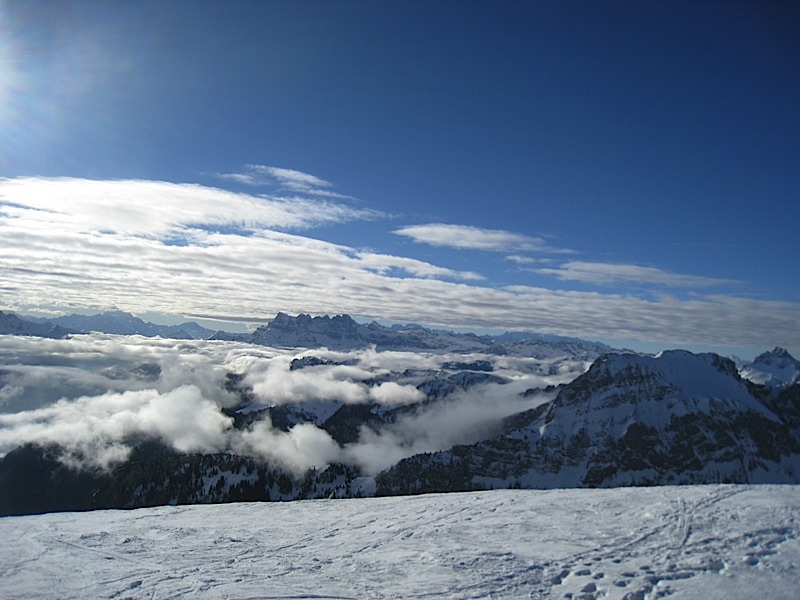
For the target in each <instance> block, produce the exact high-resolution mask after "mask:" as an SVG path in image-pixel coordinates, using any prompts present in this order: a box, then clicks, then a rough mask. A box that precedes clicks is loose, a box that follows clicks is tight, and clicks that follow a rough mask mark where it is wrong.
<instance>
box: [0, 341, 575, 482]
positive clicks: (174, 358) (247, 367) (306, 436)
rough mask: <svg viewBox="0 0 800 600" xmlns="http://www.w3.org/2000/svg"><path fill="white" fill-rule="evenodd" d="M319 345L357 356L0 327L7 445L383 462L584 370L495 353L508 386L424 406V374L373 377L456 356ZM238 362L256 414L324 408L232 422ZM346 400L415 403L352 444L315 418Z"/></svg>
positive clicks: (524, 404) (524, 403)
mask: <svg viewBox="0 0 800 600" xmlns="http://www.w3.org/2000/svg"><path fill="white" fill-rule="evenodd" d="M314 354H315V355H317V356H320V357H322V358H329V359H331V360H335V361H336V362H337V363H338V362H346V363H347V364H346V365H345V364H330V365H320V366H315V367H311V368H305V369H297V370H291V369H290V368H289V366H290V364H291V361H292V359H293V358H296V357H297V356H298V355H297V354H296V353H293V352H290V351H286V350H278V349H272V348H263V347H258V346H250V345H246V344H238V343H232V342H203V341H190V342H183V341H175V340H160V339H150V338H142V337H136V336H134V337H125V336H112V335H99V334H95V335H79V336H75V337H74V338H72V339H69V340H47V339H39V338H25V337H14V336H0V364H4V365H8V366H7V367H4V368H3V369H0V392H2V393H0V456H2V455H4V454H6V453H7V452H9V451H11V450H13V449H14V448H16V447H17V446H19V445H21V444H25V443H55V444H59V445H61V446H63V447H65V448H66V449H67V451H68V459H69V460H71V461H74V462H76V463H82V464H85V463H87V462H88V463H89V464H91V465H94V466H100V467H110V466H113V465H114V464H116V463H118V462H119V461H122V460H124V459H125V458H126V457H127V456H128V453H129V451H130V448H131V445H132V444H133V443H135V442H136V441H137V440H141V439H143V438H147V439H157V440H160V441H162V442H164V443H166V444H168V445H170V446H171V447H173V448H175V449H176V450H178V451H181V452H206V453H212V452H233V453H236V454H240V455H247V456H253V457H257V458H260V459H263V460H266V461H269V462H271V463H273V464H278V465H281V466H283V467H285V468H288V469H291V470H294V471H297V472H301V471H304V470H306V469H308V468H310V467H313V466H317V467H320V466H323V465H326V464H329V463H331V462H345V463H348V464H353V465H357V466H359V467H362V468H364V469H365V470H366V471H367V472H369V473H375V472H377V471H379V470H381V469H383V468H386V467H388V466H389V465H391V464H393V463H394V462H396V461H397V460H399V459H401V458H403V457H406V456H410V455H412V454H415V453H417V452H422V451H431V450H438V449H444V448H447V447H449V446H451V445H452V444H455V443H467V442H471V441H475V440H477V439H479V438H480V437H481V436H483V435H486V434H488V433H490V432H491V431H493V428H494V427H496V426H497V424H498V422H499V419H501V418H503V417H505V416H507V415H508V414H511V413H513V412H517V411H520V410H524V409H526V408H530V407H531V406H533V405H536V404H538V403H541V402H543V401H544V400H545V399H546V398H547V396H544V395H543V396H541V397H523V396H522V392H524V391H525V390H526V389H528V388H530V387H544V386H546V385H548V384H557V383H561V382H564V381H568V380H569V379H571V378H572V377H574V376H575V375H577V373H579V372H580V371H581V370H582V369H584V368H585V367H586V365H585V364H582V363H577V362H576V363H574V364H571V368H570V369H569V370H568V371H567V372H565V373H563V374H560V375H549V374H547V373H548V369H547V365H544V366H541V365H539V364H538V363H536V362H535V361H531V360H525V359H515V360H514V361H509V359H502V358H497V357H494V358H492V360H495V361H496V369H497V372H498V373H502V374H503V376H504V377H507V378H508V379H510V380H511V382H510V383H508V384H504V385H501V384H497V383H493V384H485V385H482V386H476V387H475V388H470V389H469V391H462V392H459V393H457V394H453V395H452V396H451V397H449V398H447V399H445V400H440V401H438V402H435V403H433V404H427V403H423V402H422V401H423V400H425V399H426V397H425V395H424V394H423V393H422V392H421V391H420V390H419V389H417V387H416V384H417V383H420V382H422V381H424V380H425V377H424V376H419V378H418V380H415V379H414V378H413V377H411V378H410V379H409V376H405V379H403V378H400V379H397V380H391V379H387V380H385V381H376V380H375V378H379V377H381V376H387V375H390V374H391V373H394V374H395V377H396V374H397V373H400V372H402V371H404V370H406V369H436V368H440V367H441V365H442V364H443V363H444V362H446V361H448V360H452V359H453V358H454V357H452V356H436V355H430V354H413V353H403V352H391V353H379V352H375V351H374V350H364V351H358V352H349V353H342V352H338V353H330V352H326V351H317V352H315V353H314ZM462 358H463V357H462ZM389 364H391V365H392V367H391V369H390V368H388V367H387V365H389ZM229 373H235V374H237V375H238V376H240V377H241V381H242V383H241V385H242V386H244V388H245V389H248V390H251V391H252V394H253V395H252V396H251V397H250V398H249V399H248V400H247V401H246V406H245V407H244V408H245V410H246V411H249V412H253V411H256V410H259V409H263V408H266V407H269V406H275V405H291V406H296V407H299V408H301V409H302V410H305V411H307V412H308V413H309V414H312V415H317V416H318V419H317V420H316V421H313V420H312V422H307V423H300V424H298V425H295V426H294V427H292V428H290V429H289V430H288V431H282V430H279V429H276V428H274V427H273V426H272V423H271V421H270V419H269V417H265V418H261V419H259V420H257V421H256V422H254V423H253V424H252V425H250V426H249V427H247V428H245V429H236V428H234V427H233V419H232V418H231V417H229V416H227V415H225V414H224V413H223V412H222V410H221V409H222V408H225V407H228V408H231V407H241V403H242V398H241V397H240V396H239V395H237V394H236V393H234V392H232V391H228V390H227V389H226V385H225V384H226V376H227V375H228V374H229ZM539 373H544V374H539ZM344 403H373V404H377V405H378V406H380V407H382V408H383V409H387V410H388V409H392V408H397V407H399V406H403V407H412V408H415V410H411V411H409V412H407V413H406V414H405V415H404V416H402V417H400V418H398V419H397V420H396V421H395V422H394V423H393V424H391V425H389V426H387V427H385V428H384V429H383V430H381V431H380V433H376V432H375V431H372V430H369V429H364V430H363V431H362V432H361V436H360V439H358V440H357V441H356V442H354V443H351V444H348V445H347V446H345V447H344V448H343V447H340V446H339V445H338V444H337V443H336V442H335V441H334V440H333V438H332V437H331V436H330V435H329V434H328V433H327V432H326V431H325V430H323V429H321V428H320V427H319V426H318V425H320V424H322V423H323V422H324V421H325V420H326V419H327V418H328V417H330V416H331V415H332V414H333V413H334V412H335V411H336V410H337V409H338V408H339V407H341V406H342V405H343V404H344Z"/></svg>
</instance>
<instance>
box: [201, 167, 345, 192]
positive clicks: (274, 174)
mask: <svg viewBox="0 0 800 600" xmlns="http://www.w3.org/2000/svg"><path fill="white" fill-rule="evenodd" d="M215 175H216V176H217V177H219V178H220V179H227V180H229V181H235V182H237V183H241V184H244V185H249V186H254V187H255V186H258V187H263V186H269V187H276V188H278V189H279V190H283V191H287V192H291V193H295V194H308V195H311V196H321V197H327V198H339V199H348V198H350V199H351V198H352V197H351V196H347V195H345V194H340V193H338V192H334V191H332V190H331V188H332V187H333V184H332V183H331V182H330V181H326V180H324V179H321V178H319V177H317V176H315V175H311V174H310V173H304V172H303V171H297V170H295V169H285V168H282V167H270V166H267V165H253V164H250V165H245V166H244V172H242V173H215Z"/></svg>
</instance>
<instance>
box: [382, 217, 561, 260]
mask: <svg viewBox="0 0 800 600" xmlns="http://www.w3.org/2000/svg"><path fill="white" fill-rule="evenodd" d="M394 233H395V234H397V235H402V236H405V237H409V238H411V239H412V240H414V241H415V242H420V243H423V244H429V245H431V246H440V247H447V248H457V249H459V250H485V251H489V252H514V251H516V252H556V253H563V252H570V251H569V250H562V249H557V248H551V247H550V246H549V245H548V244H547V243H546V242H545V241H544V240H543V239H542V238H538V237H530V236H527V235H522V234H519V233H513V232H511V231H504V230H502V229H483V228H481V227H472V226H469V225H448V224H445V223H429V224H426V225H409V226H407V227H401V228H400V229H396V230H395V231H394Z"/></svg>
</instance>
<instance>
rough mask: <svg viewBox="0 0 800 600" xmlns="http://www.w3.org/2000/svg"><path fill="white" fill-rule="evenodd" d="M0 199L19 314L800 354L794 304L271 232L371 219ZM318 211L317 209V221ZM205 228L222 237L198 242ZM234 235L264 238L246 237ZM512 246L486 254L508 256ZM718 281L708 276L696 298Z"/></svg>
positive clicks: (115, 187) (200, 203)
mask: <svg viewBox="0 0 800 600" xmlns="http://www.w3.org/2000/svg"><path fill="white" fill-rule="evenodd" d="M62 185H63V188H62ZM195 194H196V196H197V201H196V202H193V199H194V198H195ZM0 202H5V203H6V204H5V205H0V206H2V208H3V210H2V211H0V240H2V244H3V248H2V252H0V289H2V302H3V303H4V305H5V306H6V307H9V306H11V307H13V306H18V307H23V306H30V307H52V306H53V304H54V303H56V302H57V303H58V304H59V305H60V306H66V307H69V306H74V307H81V308H92V309H98V310H99V309H104V308H110V307H118V308H120V309H122V310H128V311H130V312H133V313H143V312H160V313H165V314H176V313H177V314H196V315H215V316H216V317H218V318H223V319H230V320H251V321H253V322H257V321H259V320H261V321H263V320H264V319H268V318H271V317H273V316H274V315H275V313H277V312H278V311H284V312H289V313H292V314H297V313H300V312H305V313H311V314H342V313H346V314H351V315H354V316H364V317H369V318H378V319H383V320H387V321H399V322H418V323H427V324H431V325H436V326H442V327H472V328H492V329H497V328H503V329H527V330H538V331H542V332H544V333H555V334H561V335H570V336H577V337H584V338H591V339H604V338H612V339H632V340H642V341H647V342H664V343H669V344H671V345H681V344H690V343H698V344H708V345H721V346H733V345H736V346H760V347H772V346H774V345H776V344H778V345H783V346H787V347H797V346H798V345H800V305H799V304H797V303H791V302H778V301H772V300H753V299H747V298H740V297H736V296H731V295H727V296H721V295H715V296H710V295H707V296H696V297H694V298H693V299H689V300H686V299H678V298H674V297H669V296H665V297H660V298H649V299H645V298H641V297H637V296H635V295H622V294H613V293H597V292H568V291H563V290H557V289H546V288H541V287H529V286H508V287H490V284H491V282H489V283H488V284H486V285H476V284H475V283H474V282H477V281H480V279H479V278H480V275H479V274H477V273H471V272H462V271H454V270H451V269H447V268H444V267H440V266H438V265H435V264H430V263H426V262H423V261H418V260H415V259H410V258H405V257H397V256H392V255H384V254H380V253H377V252H364V251H359V250H357V249H355V248H352V247H348V246H343V245H337V244H331V243H328V242H324V241H321V240H317V239H313V238H310V237H306V236H300V235H294V234H290V233H285V232H278V231H274V230H273V229H270V228H269V227H273V226H274V227H278V226H281V227H288V226H297V227H300V226H307V225H310V224H312V223H320V222H323V221H325V220H326V219H327V221H325V222H331V221H335V220H336V219H349V218H356V217H357V216H358V215H359V214H361V213H358V212H356V213H352V212H348V211H349V209H347V208H346V207H344V208H341V207H339V208H336V209H332V208H330V207H331V205H330V204H328V203H323V204H319V203H317V202H312V203H311V204H308V205H306V204H302V203H300V204H298V205H296V206H294V205H292V204H291V203H288V202H278V203H277V204H275V203H273V202H271V201H270V200H269V199H261V198H257V197H254V196H246V195H238V194H230V193H228V192H223V191H221V190H215V189H212V188H203V187H201V186H182V185H176V184H164V183H160V182H131V181H128V182H86V181H83V180H52V179H48V180H38V179H15V180H8V179H6V180H0ZM306 206H308V207H309V208H310V211H311V212H309V213H306V212H304V211H305V207H306ZM160 207H163V210H162V209H161V208H160ZM329 209H330V210H332V211H333V212H326V211H328V210H329ZM337 211H341V212H337ZM197 222H201V223H205V224H206V225H207V226H210V227H211V228H212V229H214V226H216V230H214V231H208V230H204V229H200V228H195V229H186V227H188V226H189V225H190V224H192V223H197ZM237 223H238V224H239V226H248V227H253V228H254V229H252V230H249V231H239V230H238V226H237V225H236V224H237ZM256 225H258V226H259V227H256ZM226 227H232V228H233V229H232V230H227V229H226ZM478 231H483V230H478ZM489 237H491V236H489ZM480 238H481V235H478V236H476V237H475V239H476V240H478V239H480ZM502 239H503V236H502V235H501V236H499V238H498V239H496V240H495V241H494V242H490V241H489V240H485V241H484V243H485V244H486V245H489V246H490V247H491V246H492V245H494V247H500V246H502V243H503V242H502V241H501V240H502ZM475 243H477V242H475ZM568 264H569V263H568ZM578 264H580V263H578ZM585 264H590V265H591V264H592V263H585ZM597 264H600V265H602V263H597ZM563 270H565V271H566V269H563ZM573 271H574V272H578V270H576V269H573ZM655 271H656V272H655V273H653V272H652V271H645V272H644V273H643V272H642V271H640V270H639V271H636V274H637V275H638V276H649V277H650V279H659V278H660V279H661V280H662V281H667V280H670V281H673V282H675V281H676V280H675V279H674V278H675V277H676V276H674V275H673V276H670V275H669V274H664V272H660V271H658V270H655ZM581 272H582V273H586V272H589V273H591V274H592V276H595V277H600V278H603V277H604V278H605V280H606V281H607V280H608V278H609V277H611V276H616V277H622V276H623V275H625V276H627V277H630V276H632V271H631V269H629V268H624V269H621V270H620V269H616V270H614V269H608V268H598V267H594V268H589V269H588V270H587V268H583V271H581ZM670 277H672V279H669V278H670ZM681 277H685V276H681ZM440 279H447V280H454V281H443V280H440ZM685 281H686V280H684V282H685ZM693 281H694V280H693ZM707 281H708V280H705V279H702V278H701V281H700V282H698V281H694V284H693V285H695V284H698V283H704V282H707ZM662 285H666V283H662Z"/></svg>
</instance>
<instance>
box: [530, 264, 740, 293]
mask: <svg viewBox="0 0 800 600" xmlns="http://www.w3.org/2000/svg"><path fill="white" fill-rule="evenodd" d="M536 272H537V273H540V274H542V275H552V276H554V277H557V278H558V279H561V280H562V281H582V282H584V283H593V284H599V285H616V284H620V283H632V284H639V285H657V286H665V287H675V288H705V287H718V286H735V285H741V284H742V282H740V281H735V280H731V279H715V278H711V277H699V276H697V275H682V274H679V273H671V272H669V271H664V270H661V269H656V268H654V267H641V266H638V265H628V264H617V263H602V262H582V261H571V262H567V263H564V264H563V265H561V266H559V267H557V268H548V269H536Z"/></svg>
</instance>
